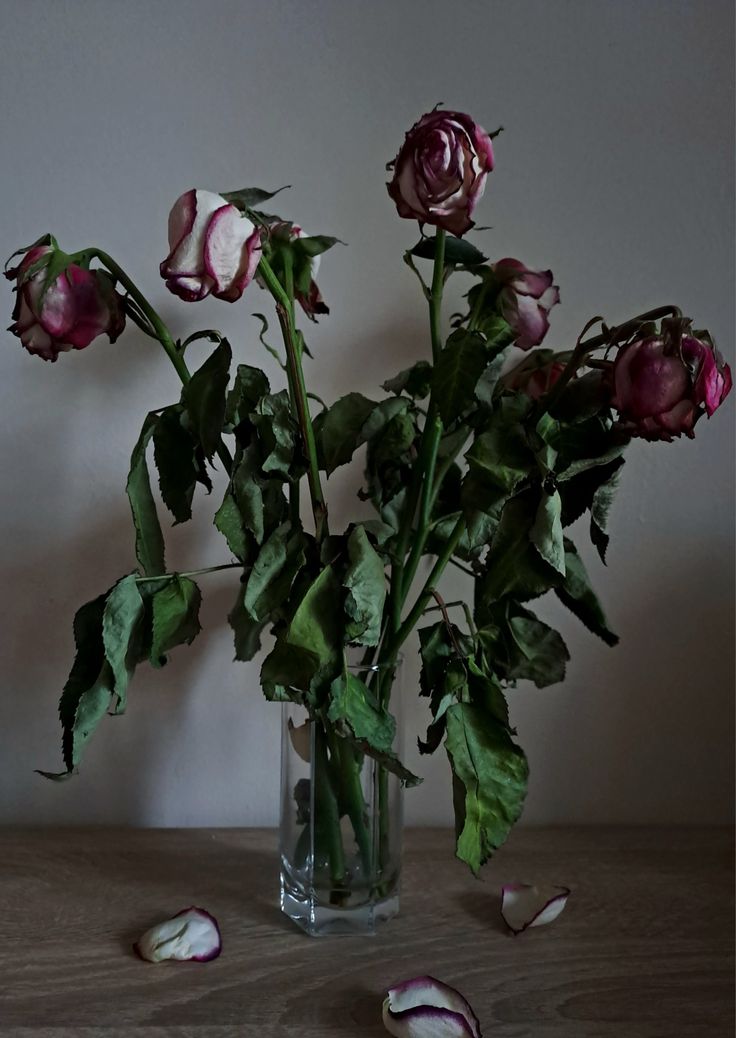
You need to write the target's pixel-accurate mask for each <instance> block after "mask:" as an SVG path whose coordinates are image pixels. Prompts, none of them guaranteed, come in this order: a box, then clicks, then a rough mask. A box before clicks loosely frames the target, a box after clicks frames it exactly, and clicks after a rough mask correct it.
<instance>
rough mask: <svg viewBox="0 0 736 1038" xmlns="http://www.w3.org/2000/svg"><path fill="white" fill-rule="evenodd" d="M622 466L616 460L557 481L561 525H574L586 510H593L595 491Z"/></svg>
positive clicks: (622, 460) (617, 459) (621, 460)
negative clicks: (560, 503)
mask: <svg viewBox="0 0 736 1038" xmlns="http://www.w3.org/2000/svg"><path fill="white" fill-rule="evenodd" d="M623 464H624V459H623V458H616V459H614V460H613V461H611V462H609V463H608V464H607V465H595V466H591V467H590V468H588V469H586V470H584V471H582V472H579V473H578V474H577V475H576V476H573V477H572V479H557V478H555V481H556V483H557V489H558V490H559V491H560V494H561V495H562V525H563V526H569V525H570V524H571V523H574V522H575V521H576V520H577V519H579V518H580V516H581V515H583V513H584V512H585V511H587V510H588V509H592V508H593V502H594V500H595V494H596V491H597V490H598V488H599V487H600V486H603V484H604V483H607V482H608V480H609V479H611V477H612V476H613V475H614V473H615V472H616V471H617V470H618V469H620V468H621V466H622V465H623Z"/></svg>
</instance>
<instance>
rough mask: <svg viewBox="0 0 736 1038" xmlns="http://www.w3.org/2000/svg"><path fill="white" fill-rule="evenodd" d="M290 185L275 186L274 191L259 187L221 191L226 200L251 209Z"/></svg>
mask: <svg viewBox="0 0 736 1038" xmlns="http://www.w3.org/2000/svg"><path fill="white" fill-rule="evenodd" d="M290 187H291V184H285V185H284V186H283V187H278V188H276V190H275V191H264V190H263V188H260V187H242V188H240V190H238V191H223V192H222V197H223V198H224V199H225V201H226V202H230V204H231V205H234V206H237V208H238V209H242V210H245V209H253V208H255V206H257V205H261V204H262V203H263V202H267V201H268V200H269V198H274V197H275V196H276V195H278V194H279V193H280V192H281V191H288V189H289V188H290Z"/></svg>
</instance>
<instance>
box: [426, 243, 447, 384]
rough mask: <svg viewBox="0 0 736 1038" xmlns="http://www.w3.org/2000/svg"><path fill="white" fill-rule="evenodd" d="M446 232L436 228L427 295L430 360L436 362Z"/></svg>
mask: <svg viewBox="0 0 736 1038" xmlns="http://www.w3.org/2000/svg"><path fill="white" fill-rule="evenodd" d="M446 237H447V232H446V231H445V230H444V228H442V227H438V228H437V235H436V237H435V240H434V242H435V245H434V270H433V272H432V292H431V295H430V297H429V330H430V335H431V337H432V362H433V363H434V364H436V363H437V358H438V356H439V353H440V350H441V349H442V331H441V328H440V317H441V314H442V289H443V288H444V285H445V239H446Z"/></svg>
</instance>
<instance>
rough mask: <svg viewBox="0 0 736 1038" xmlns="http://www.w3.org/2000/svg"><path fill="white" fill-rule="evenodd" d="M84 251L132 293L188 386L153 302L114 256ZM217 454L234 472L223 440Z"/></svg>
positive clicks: (186, 370) (186, 374) (184, 368)
mask: <svg viewBox="0 0 736 1038" xmlns="http://www.w3.org/2000/svg"><path fill="white" fill-rule="evenodd" d="M83 253H84V255H85V256H88V257H90V258H92V257H96V258H97V259H98V260H99V261H100V263H102V265H103V266H105V267H107V269H108V270H109V271H110V273H111V274H112V275H113V277H114V278H115V279H116V280H117V281H119V282H120V284H121V285H122V286H123V287H124V288H125V290H126V291H127V293H128V295H130V296H131V298H132V299H133V300H134V301H135V303H136V305H137V307H138V309H139V310H140V311H141V313H142V314H143V316H144V317H145V318H146V320H147V321H148V322H149V324H150V325H151V330H152V332H153V336H152V338H156V339H158V341H159V342H160V343H161V345H162V346H163V348H164V350H165V351H166V354H167V356H168V358H169V360H170V361H171V363H172V364H173V365H174V368H175V370H176V373H177V375H178V376H179V378H180V379H181V383H182V385H184V386H186V385H187V383H189V382H190V381H191V378H192V375H191V372H190V371H189V368H188V367H187V364H186V361H185V360H184V357H183V356H182V354H181V353H180V352H179V350H178V349H177V347H176V343H175V342H174V338H173V336H172V334H171V332H170V331H169V329H168V328H167V327H166V325H165V324H164V322H163V321H162V320H161V318H160V317H159V315H158V314H157V313H156V311H155V310H154V308H153V307H152V306H151V304H150V303H149V302H148V300H147V299H146V297H145V296H144V295H143V293H142V292H141V291H140V289H139V288H138V286H137V285H136V284H135V282H134V281H133V280H132V279H131V278H130V277H129V276H128V275H127V274H126V272H125V271H124V270H123V268H122V267H121V266H120V265H119V264H118V263H116V262H115V260H114V259H113V258H112V256H109V255H108V254H107V253H106V252H103V251H102V249H84V250H83ZM135 323H136V324H137V325H138V327H141V324H140V322H139V321H136V322H135ZM144 330H145V329H144ZM149 334H150V333H149ZM217 456H218V458H219V459H220V461H221V462H222V464H223V466H224V468H225V471H226V472H227V474H228V475H230V474H231V473H232V468H233V459H232V457H231V455H230V451H229V450H228V449H227V447H226V446H225V444H224V443H223V442H222V440H220V443H219V444H218V447H217Z"/></svg>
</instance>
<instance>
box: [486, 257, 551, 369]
mask: <svg viewBox="0 0 736 1038" xmlns="http://www.w3.org/2000/svg"><path fill="white" fill-rule="evenodd" d="M491 269H492V270H493V273H494V276H495V278H496V280H497V281H498V282H499V283H500V285H501V291H500V293H499V297H498V305H499V309H500V311H501V315H502V317H503V319H504V320H505V321H506V322H507V323H508V324H509V326H510V327H511V330H512V331H513V332H514V334H515V335H516V341H515V345H516V346H518V347H519V349H521V350H528V349H531V347H532V346H539V344H540V342H541V341H542V340H543V339H544V337H545V335H546V334H547V332H548V331H549V312H550V310H551V309H552V307H553V306H556V305H557V303H559V301H560V290H559V288H558V287H557V285H553V284H552V281H553V275H552V271H551V270H529V268H528V267H525V266H524V264H523V263H520V262H519V260H516V259H502V260H499V262H498V263H494V264H493V266H492V268H491Z"/></svg>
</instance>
